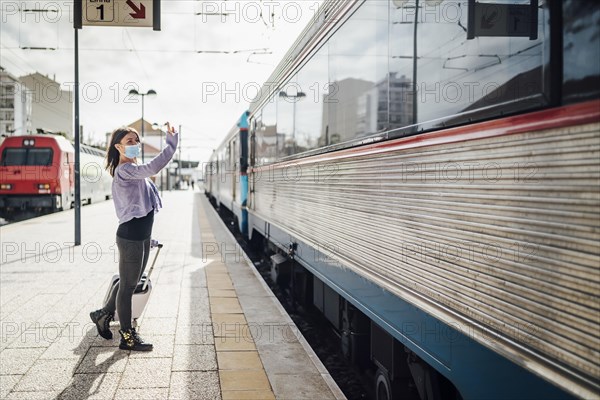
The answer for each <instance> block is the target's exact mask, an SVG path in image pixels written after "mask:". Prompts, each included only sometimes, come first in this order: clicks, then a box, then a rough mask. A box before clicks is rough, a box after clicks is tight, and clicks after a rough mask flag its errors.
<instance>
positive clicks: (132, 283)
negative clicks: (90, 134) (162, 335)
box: [90, 123, 179, 351]
mask: <svg viewBox="0 0 600 400" xmlns="http://www.w3.org/2000/svg"><path fill="white" fill-rule="evenodd" d="M178 139H179V135H178V133H176V132H175V129H174V128H171V126H170V125H169V124H168V123H167V146H166V147H165V148H164V149H163V150H162V151H161V152H160V154H159V155H157V156H156V157H155V158H154V159H153V160H152V161H150V162H148V163H146V164H138V161H137V157H138V156H139V155H140V151H141V147H140V136H139V135H138V133H137V131H136V130H135V129H133V128H128V127H124V128H119V129H117V130H115V131H114V132H113V133H112V136H111V139H110V144H109V146H108V149H107V155H106V169H107V170H108V171H109V172H110V174H111V175H112V177H113V182H112V196H113V201H114V204H115V209H116V212H117V217H118V218H119V228H118V229H117V238H116V240H117V247H118V249H119V282H118V283H117V284H116V285H115V286H114V287H113V288H112V290H111V292H110V296H109V298H108V301H107V303H106V304H105V305H104V307H103V308H101V309H99V310H96V311H93V312H91V313H90V318H91V319H92V321H94V323H95V324H96V328H97V329H98V334H99V335H100V336H102V337H103V338H104V339H108V340H109V339H112V337H113V334H112V332H111V331H110V327H109V324H110V321H111V320H112V319H113V318H114V314H115V310H117V311H118V312H119V321H120V323H121V329H120V330H119V333H120V335H121V343H120V344H119V348H120V349H123V350H137V351H151V350H152V344H150V343H146V342H144V340H143V339H142V338H141V337H140V336H139V335H138V333H137V332H136V330H135V328H133V327H132V321H131V313H132V309H131V301H132V297H133V293H134V291H135V288H136V286H137V284H138V281H139V280H140V279H141V277H142V273H143V272H144V269H145V268H146V264H147V263H148V256H149V253H150V236H151V235H152V225H153V223H154V214H155V213H157V212H158V210H159V209H160V208H161V207H162V201H161V199H160V196H159V194H158V190H157V189H156V186H155V185H154V183H152V181H151V180H150V179H148V178H150V177H151V176H153V175H156V174H158V172H159V171H160V170H161V169H163V168H164V167H165V166H166V165H167V164H168V163H169V161H170V160H171V158H172V157H173V154H175V149H176V148H177V142H178Z"/></svg>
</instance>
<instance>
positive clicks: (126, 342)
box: [119, 328, 152, 351]
mask: <svg viewBox="0 0 600 400" xmlns="http://www.w3.org/2000/svg"><path fill="white" fill-rule="evenodd" d="M119 333H120V334H121V343H120V344H119V348H120V349H121V350H133V351H152V344H150V343H144V340H143V339H142V338H141V337H140V335H138V333H137V332H136V330H135V328H131V329H125V330H119Z"/></svg>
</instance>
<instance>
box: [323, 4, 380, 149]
mask: <svg viewBox="0 0 600 400" xmlns="http://www.w3.org/2000/svg"><path fill="white" fill-rule="evenodd" d="M388 7H389V6H388V3H387V2H384V1H367V2H365V3H364V4H363V6H362V7H361V8H360V9H359V10H358V11H357V12H356V13H355V14H354V15H353V16H352V17H351V18H350V19H349V20H348V21H346V23H345V24H344V25H343V26H342V27H341V28H340V29H339V30H338V31H337V32H336V33H335V35H334V36H333V37H332V38H331V39H330V41H329V82H330V90H329V93H328V95H327V97H326V101H327V102H328V107H327V110H328V113H327V114H328V126H329V131H328V134H329V138H330V142H331V143H336V142H343V141H347V140H351V139H354V138H357V137H362V136H366V135H368V134H370V133H375V132H378V131H382V130H385V129H387V126H388V85H389V83H388V78H387V76H388V70H389V68H388V36H389V33H388V24H389V22H388V19H389V10H388Z"/></svg>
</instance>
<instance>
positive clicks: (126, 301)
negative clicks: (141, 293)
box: [104, 236, 150, 330]
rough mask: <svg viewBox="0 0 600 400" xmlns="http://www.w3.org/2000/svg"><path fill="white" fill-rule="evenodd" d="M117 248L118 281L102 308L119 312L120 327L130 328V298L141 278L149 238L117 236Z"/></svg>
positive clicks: (148, 252) (145, 262) (111, 311)
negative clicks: (128, 238) (138, 238)
mask: <svg viewBox="0 0 600 400" xmlns="http://www.w3.org/2000/svg"><path fill="white" fill-rule="evenodd" d="M117 247H118V248H119V282H118V283H117V284H116V285H115V286H114V287H113V288H112V291H111V292H110V296H109V298H108V302H107V303H106V305H105V306H104V310H105V311H108V312H110V313H114V312H115V309H116V310H117V311H118V313H119V322H120V324H121V329H123V330H125V329H131V298H132V297H133V292H135V288H136V286H137V284H138V282H139V280H140V279H141V278H142V274H143V272H144V269H146V264H147V263H148V256H149V255H150V238H148V239H145V240H127V239H123V238H121V237H119V236H117Z"/></svg>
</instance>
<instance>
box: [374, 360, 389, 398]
mask: <svg viewBox="0 0 600 400" xmlns="http://www.w3.org/2000/svg"><path fill="white" fill-rule="evenodd" d="M375 398H376V399H377V400H392V399H393V397H392V383H391V382H390V378H389V376H388V373H387V372H386V371H384V370H382V369H381V368H378V369H377V373H376V374H375Z"/></svg>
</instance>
